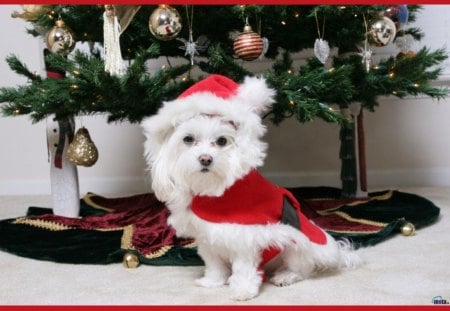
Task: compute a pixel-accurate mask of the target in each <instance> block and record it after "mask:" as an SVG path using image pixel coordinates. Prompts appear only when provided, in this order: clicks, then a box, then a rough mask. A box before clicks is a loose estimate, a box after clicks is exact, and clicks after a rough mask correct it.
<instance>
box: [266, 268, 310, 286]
mask: <svg viewBox="0 0 450 311" xmlns="http://www.w3.org/2000/svg"><path fill="white" fill-rule="evenodd" d="M301 280H302V277H301V276H300V275H299V274H298V273H295V272H292V271H280V272H277V273H276V274H275V275H274V276H272V277H271V278H270V279H269V282H270V283H272V284H273V285H275V286H289V285H291V284H294V283H296V282H298V281H301Z"/></svg>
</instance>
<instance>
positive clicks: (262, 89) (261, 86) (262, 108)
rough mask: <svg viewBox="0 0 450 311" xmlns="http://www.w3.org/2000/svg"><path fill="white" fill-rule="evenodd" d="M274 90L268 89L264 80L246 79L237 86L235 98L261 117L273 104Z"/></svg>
mask: <svg viewBox="0 0 450 311" xmlns="http://www.w3.org/2000/svg"><path fill="white" fill-rule="evenodd" d="M274 97H275V90H273V89H271V88H269V87H268V86H267V83H266V81H265V79H263V78H256V77H246V78H245V79H244V82H243V83H242V84H240V85H239V88H238V90H237V94H236V98H237V99H238V100H239V101H242V102H243V103H245V104H246V105H247V106H248V107H249V108H250V110H251V111H253V112H255V113H257V114H259V115H261V114H263V113H264V112H267V111H268V110H269V109H270V107H271V105H272V104H273V103H274V102H275V99H274Z"/></svg>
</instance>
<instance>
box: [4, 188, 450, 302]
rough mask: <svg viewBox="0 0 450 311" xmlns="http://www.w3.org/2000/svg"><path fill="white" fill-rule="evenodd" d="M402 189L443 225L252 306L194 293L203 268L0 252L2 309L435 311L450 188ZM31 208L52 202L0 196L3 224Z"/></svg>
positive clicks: (448, 242)
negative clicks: (355, 308)
mask: <svg viewBox="0 0 450 311" xmlns="http://www.w3.org/2000/svg"><path fill="white" fill-rule="evenodd" d="M398 190H401V191H404V192H409V193H415V194H418V195H421V196H424V197H425V198H427V199H429V200H431V201H433V202H434V203H435V204H436V205H437V206H439V207H440V208H441V216H440V218H439V220H438V221H437V222H436V223H435V224H433V225H431V226H428V227H426V228H423V229H421V230H418V231H417V232H416V234H415V235H414V236H412V237H405V236H402V235H400V234H396V235H394V236H393V237H391V238H389V239H388V240H386V241H383V242H382V243H380V244H378V245H376V246H374V247H371V248H366V249H362V250H360V251H359V252H360V253H361V256H363V257H364V259H365V261H366V263H365V265H363V266H362V267H360V268H358V269H357V270H351V271H344V272H342V273H339V274H331V275H330V274H329V275H320V276H317V277H315V278H313V279H309V280H305V281H302V282H300V283H297V284H294V285H292V286H289V287H283V288H277V287H275V286H273V285H271V284H264V285H263V288H262V291H261V293H260V295H259V296H258V297H257V298H255V299H253V300H251V301H248V302H239V303H238V302H234V301H232V300H230V299H229V297H228V294H229V292H228V289H227V288H226V287H225V288H218V289H205V288H200V287H196V286H195V285H194V283H193V281H194V279H195V278H197V277H199V276H200V275H201V273H202V267H154V266H144V265H142V266H139V267H138V268H136V269H126V268H124V267H123V266H122V264H111V265H70V264H58V263H53V262H45V261H38V260H33V259H28V258H22V257H17V256H15V255H12V254H9V253H5V252H1V251H0V280H1V281H0V304H3V305H7V304H8V305H11V304H16V305H17V304H19V305H24V304H64V305H67V304H70V305H72V304H83V305H86V304H90V305H93V304H96V305H98V304H102V305H129V304H132V305H187V304H195V305H205V304H207V305H217V304H220V305H224V304H240V305H286V304H287V305H315V304H320V305H327V304H332V305H343V304H352V305H353V304H359V305H360V304H364V305H373V304H377V305H378V304H388V305H404V304H413V305H432V298H433V297H435V296H442V298H444V299H446V300H447V301H450V265H449V260H450V188H405V189H398ZM28 206H44V207H45V206H47V207H48V206H49V197H48V196H28V197H27V196H17V197H14V196H3V197H0V219H5V218H13V217H17V216H23V215H24V214H25V212H26V209H27V208H28ZM74 256H76V254H74Z"/></svg>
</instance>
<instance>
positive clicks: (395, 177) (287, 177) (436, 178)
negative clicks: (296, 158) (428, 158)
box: [264, 167, 450, 191]
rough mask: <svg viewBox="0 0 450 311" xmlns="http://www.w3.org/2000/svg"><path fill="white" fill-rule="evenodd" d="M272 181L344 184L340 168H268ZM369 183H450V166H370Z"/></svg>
mask: <svg viewBox="0 0 450 311" xmlns="http://www.w3.org/2000/svg"><path fill="white" fill-rule="evenodd" d="M264 176H266V177H267V178H268V179H270V180H271V181H272V182H274V183H276V184H278V185H282V186H284V187H310V186H330V187H340V185H341V181H340V177H339V172H331V171H325V172H309V173H304V172H264ZM367 184H368V188H369V191H370V189H371V188H382V187H389V188H391V187H449V186H450V168H447V167H445V168H427V169H415V170H404V169H392V170H369V171H368V172H367Z"/></svg>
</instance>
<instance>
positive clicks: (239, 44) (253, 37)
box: [233, 25, 264, 61]
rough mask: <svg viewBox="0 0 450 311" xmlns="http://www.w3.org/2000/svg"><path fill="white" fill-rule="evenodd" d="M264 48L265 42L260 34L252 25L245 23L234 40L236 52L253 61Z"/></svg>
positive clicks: (239, 55)
mask: <svg viewBox="0 0 450 311" xmlns="http://www.w3.org/2000/svg"><path fill="white" fill-rule="evenodd" d="M263 49H264V42H263V40H262V38H261V36H260V35H259V34H257V33H256V32H254V31H253V30H252V27H250V26H249V25H245V27H244V31H243V32H241V33H240V34H239V35H238V36H237V37H236V38H235V39H234V42H233V50H234V53H235V54H236V55H237V56H238V57H239V58H240V59H243V60H246V61H251V60H255V59H257V58H258V57H259V56H260V55H261V53H262V51H263Z"/></svg>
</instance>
